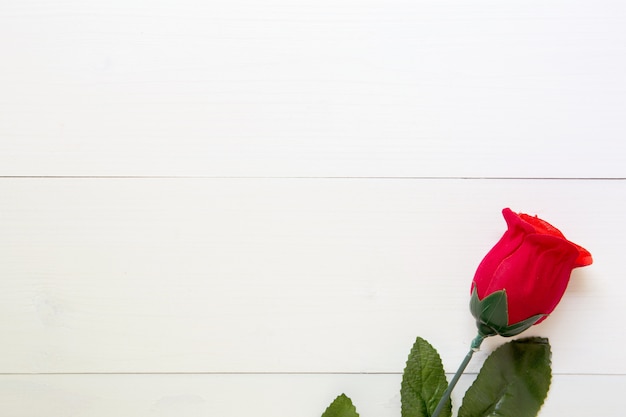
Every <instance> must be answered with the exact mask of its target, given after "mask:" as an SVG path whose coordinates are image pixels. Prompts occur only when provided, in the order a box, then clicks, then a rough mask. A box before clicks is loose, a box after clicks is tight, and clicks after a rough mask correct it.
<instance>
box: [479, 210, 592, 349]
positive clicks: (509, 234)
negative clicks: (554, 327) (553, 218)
mask: <svg viewBox="0 0 626 417" xmlns="http://www.w3.org/2000/svg"><path fill="white" fill-rule="evenodd" d="M502 214H503V216H504V219H505V220H506V223H507V226H508V230H507V231H506V232H505V233H504V235H503V236H502V238H501V239H500V241H498V243H496V245H495V246H494V247H493V248H492V249H491V250H490V251H489V253H487V255H486V256H485V258H484V259H483V260H482V262H481V263H480V265H478V269H477V270H476V274H475V276H474V280H473V282H472V289H471V291H472V298H471V302H470V310H471V312H472V315H473V316H474V317H475V318H476V323H477V326H478V331H479V334H481V335H482V336H492V335H495V334H499V335H501V336H506V337H508V336H514V335H516V334H519V333H521V332H523V331H524V330H526V329H528V328H529V327H530V326H532V325H534V324H537V323H540V322H541V321H543V320H544V319H545V318H546V317H547V316H548V315H549V314H550V313H551V312H552V310H554V308H555V307H556V306H557V304H558V303H559V301H560V300H561V297H562V296H563V293H564V292H565V289H566V288H567V284H568V282H569V279H570V275H571V272H572V269H574V268H577V267H580V266H586V265H590V264H591V262H592V259H591V254H590V253H589V252H588V251H587V250H586V249H584V248H582V247H580V246H578V245H576V244H575V243H572V242H570V241H569V240H567V239H566V238H565V236H563V234H562V233H561V232H560V231H559V230H558V229H557V228H555V227H554V226H552V225H550V224H549V223H547V222H546V221H544V220H541V219H540V218H538V217H536V216H534V217H533V216H529V215H527V214H521V213H520V214H517V213H514V212H513V211H511V210H510V209H508V208H505V209H504V210H502Z"/></svg>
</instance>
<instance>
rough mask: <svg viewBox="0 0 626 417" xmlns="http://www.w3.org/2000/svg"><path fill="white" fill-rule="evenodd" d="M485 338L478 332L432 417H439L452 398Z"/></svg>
mask: <svg viewBox="0 0 626 417" xmlns="http://www.w3.org/2000/svg"><path fill="white" fill-rule="evenodd" d="M483 340H485V336H483V335H482V334H480V333H478V336H476V338H475V339H474V340H472V344H471V347H470V351H469V352H467V355H465V359H463V362H461V366H459V369H458V370H457V371H456V374H454V376H453V377H452V380H451V381H450V384H449V385H448V388H447V389H446V390H445V391H444V393H443V396H442V397H441V399H440V400H439V404H437V408H435V411H434V412H433V414H432V416H431V417H439V414H441V410H443V407H444V406H445V404H446V403H447V402H448V400H449V399H450V394H452V390H453V389H454V386H455V385H456V383H457V382H458V381H459V378H461V375H462V374H463V371H464V370H465V368H466V367H467V364H469V363H470V360H471V359H472V355H474V352H476V351H477V350H478V349H479V348H480V345H481V343H482V342H483Z"/></svg>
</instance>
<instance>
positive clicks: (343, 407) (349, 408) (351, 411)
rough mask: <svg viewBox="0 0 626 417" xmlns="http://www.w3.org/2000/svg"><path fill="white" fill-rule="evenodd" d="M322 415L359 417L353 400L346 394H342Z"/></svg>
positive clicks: (326, 416) (328, 416) (329, 416)
mask: <svg viewBox="0 0 626 417" xmlns="http://www.w3.org/2000/svg"><path fill="white" fill-rule="evenodd" d="M322 417H359V413H357V412H356V408H354V405H352V400H351V399H350V398H348V396H347V395H346V394H341V395H340V396H338V397H337V398H335V400H334V401H333V402H332V403H330V405H329V406H328V408H327V409H326V411H324V414H322Z"/></svg>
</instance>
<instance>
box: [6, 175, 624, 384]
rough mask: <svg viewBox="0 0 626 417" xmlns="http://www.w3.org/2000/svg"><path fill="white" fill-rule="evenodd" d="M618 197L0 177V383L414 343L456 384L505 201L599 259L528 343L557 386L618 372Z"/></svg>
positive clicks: (558, 191) (380, 350) (374, 356)
mask: <svg viewBox="0 0 626 417" xmlns="http://www.w3.org/2000/svg"><path fill="white" fill-rule="evenodd" d="M624 195H626V182H625V181H616V180H613V181H608V180H606V181H600V180H586V181H583V180H559V181H557V180H553V181H543V180H541V181H540V180H399V179H396V180H390V179H388V180H382V179H380V180H374V179H370V180H366V179H361V180H356V179H353V180H348V179H346V180H337V179H335V180H319V179H317V180H313V179H311V180H307V179H299V180H298V179H248V180H245V179H239V180H237V179H221V180H218V179H3V180H0V207H1V209H0V250H1V252H0V253H2V255H1V256H0V276H1V277H2V279H1V280H0V333H1V334H2V335H3V338H4V340H5V341H7V342H6V343H3V344H2V345H0V372H4V373H24V372H25V373H32V372H34V373H46V372H81V373H85V372H399V371H401V370H402V368H403V366H404V361H405V357H406V354H407V353H408V351H409V348H410V346H411V344H412V343H413V340H414V338H415V336H417V335H421V336H423V337H425V338H427V339H428V340H430V341H431V343H433V345H435V346H436V347H437V348H438V349H439V350H440V352H441V354H442V357H443V359H444V362H445V363H446V366H447V369H448V370H449V371H452V370H454V369H455V367H456V365H457V362H458V361H460V359H461V358H462V357H463V355H464V354H465V352H466V349H467V346H468V344H469V341H470V340H471V338H472V337H473V336H474V324H473V321H472V318H471V317H470V315H469V313H468V309H467V305H468V300H469V285H470V280H471V278H472V276H473V273H474V270H475V268H476V266H477V264H478V262H479V261H480V260H481V258H482V257H483V256H484V254H485V253H486V252H487V250H488V249H490V248H491V246H492V245H493V244H494V243H495V242H496V240H497V239H498V238H499V237H500V235H501V233H503V231H504V229H505V225H504V221H503V219H502V218H501V215H500V210H501V208H502V207H506V206H510V207H512V208H513V209H515V210H519V211H524V212H529V213H531V214H532V213H538V214H540V215H541V216H542V217H544V218H546V219H548V220H550V221H552V222H553V223H554V224H555V225H557V226H560V227H561V228H562V229H563V230H564V231H565V233H566V234H567V236H568V237H570V238H571V239H572V240H573V241H575V242H577V243H580V244H581V245H584V246H586V247H587V248H588V249H589V250H590V251H591V252H592V253H593V254H594V256H595V264H594V265H593V266H591V267H589V268H585V269H582V270H577V271H575V272H574V274H573V280H572V282H571V285H570V288H569V289H568V293H567V294H566V296H565V297H564V299H563V301H562V303H561V305H560V306H559V308H558V309H557V310H556V311H555V313H554V314H553V316H552V317H550V318H549V319H548V320H546V321H545V322H544V323H542V324H541V325H540V326H537V328H535V329H534V330H533V331H532V332H531V334H539V335H544V336H548V337H550V339H551V341H552V344H553V349H554V358H553V359H554V361H553V362H554V369H555V372H557V373H590V374H619V375H623V374H624V373H626V362H624V361H623V360H622V351H621V346H623V345H624V343H626V335H625V334H624V333H623V332H619V331H616V330H615V329H619V328H621V325H622V317H623V314H622V313H623V312H622V306H623V302H624V294H626V291H625V290H626V288H625V285H626V284H625V281H624V279H623V277H624V276H625V272H626V271H625V267H624V263H623V262H622V248H623V245H622V237H623V236H624V235H626V223H625V222H623V221H622V220H623V213H624V212H625V211H626V199H624V198H622V197H623V196H624ZM500 342H501V341H500V340H495V339H494V340H492V341H488V342H486V345H485V351H486V352H488V351H489V350H490V349H491V348H493V346H495V345H497V344H499V343H500ZM479 356H480V355H479ZM470 370H472V368H470ZM474 370H475V368H474Z"/></svg>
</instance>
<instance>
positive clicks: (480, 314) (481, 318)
mask: <svg viewBox="0 0 626 417" xmlns="http://www.w3.org/2000/svg"><path fill="white" fill-rule="evenodd" d="M470 311H471V313H472V315H473V316H474V317H475V318H476V326H478V331H479V333H480V334H481V335H483V336H485V337H486V336H493V335H496V334H499V335H500V336H504V337H511V336H515V335H518V334H520V333H522V332H523V331H524V330H526V329H528V328H529V327H531V326H532V325H533V324H535V323H536V322H537V321H539V320H540V319H541V318H542V317H544V314H537V315H535V316H532V317H529V318H527V319H526V320H522V321H520V322H517V323H514V324H511V325H509V312H508V302H507V298H506V290H500V291H496V292H494V293H492V294H489V295H488V296H487V297H485V298H484V299H482V300H480V299H479V298H478V291H477V290H476V287H474V290H473V291H472V298H471V299H470Z"/></svg>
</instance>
